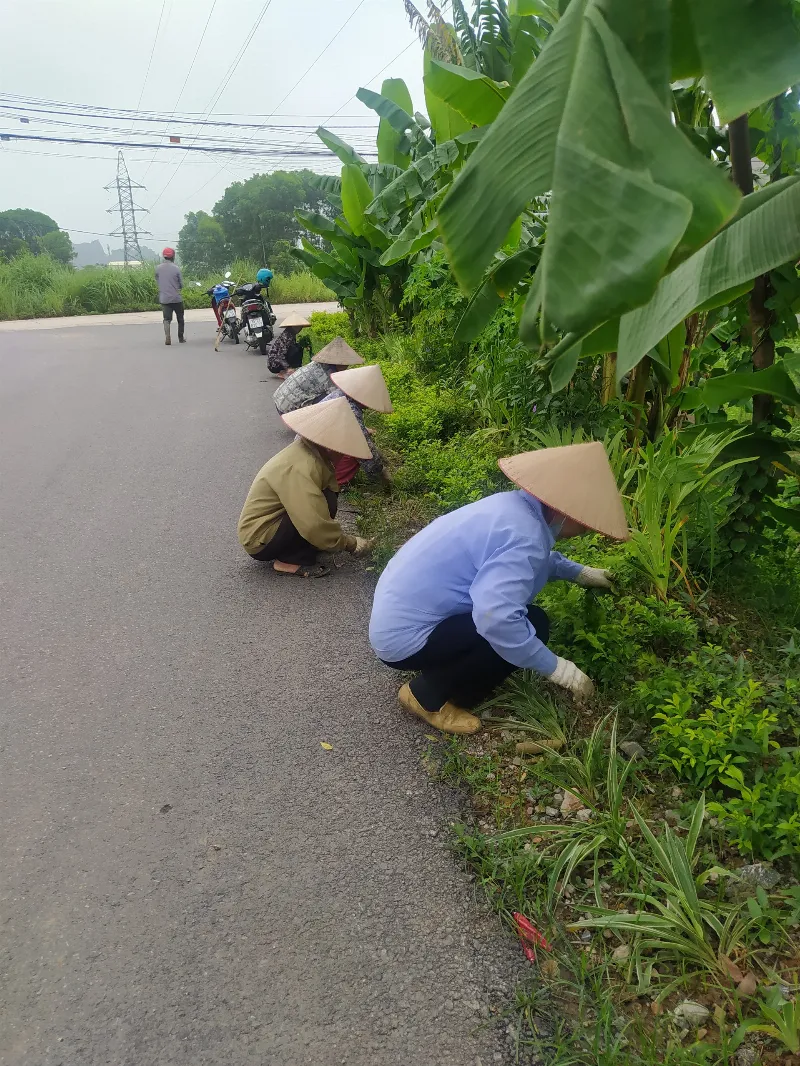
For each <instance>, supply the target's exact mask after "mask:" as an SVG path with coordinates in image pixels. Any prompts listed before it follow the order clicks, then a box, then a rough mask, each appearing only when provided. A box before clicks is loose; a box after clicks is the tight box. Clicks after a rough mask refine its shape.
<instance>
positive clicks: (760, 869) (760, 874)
mask: <svg viewBox="0 0 800 1066" xmlns="http://www.w3.org/2000/svg"><path fill="white" fill-rule="evenodd" d="M733 873H734V876H733V877H732V878H731V879H730V881H729V883H728V887H727V888H726V889H725V894H726V896H728V897H729V898H733V897H736V896H740V897H743V896H754V895H755V894H756V889H757V888H763V889H764V891H765V892H771V891H772V889H773V888H775V887H776V886H777V885H778V884H779V883H780V880H781V876H780V874H779V873H776V872H775V870H773V869H772V867H771V866H767V864H766V863H764V862H754V863H752V864H751V865H749V866H740V867H739V869H738V870H735V871H733Z"/></svg>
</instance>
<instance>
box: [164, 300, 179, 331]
mask: <svg viewBox="0 0 800 1066" xmlns="http://www.w3.org/2000/svg"><path fill="white" fill-rule="evenodd" d="M161 310H162V311H163V312H164V321H165V322H171V321H172V312H173V311H174V312H175V317H176V318H177V320H178V336H179V337H182V336H183V304H182V303H177V304H162V305H161Z"/></svg>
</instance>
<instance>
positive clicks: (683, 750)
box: [653, 680, 778, 788]
mask: <svg viewBox="0 0 800 1066" xmlns="http://www.w3.org/2000/svg"><path fill="white" fill-rule="evenodd" d="M763 701H764V687H763V685H761V684H760V683H759V682H757V681H752V680H750V681H747V682H745V683H744V685H742V686H741V688H739V689H738V690H737V692H736V694H735V696H733V697H726V698H724V697H722V696H715V697H714V698H713V700H712V701H711V703H710V704H709V706H707V707H705V708H703V709H702V710H700V711H699V712H698V710H697V709H696V707H695V704H694V701H693V700H692V698H691V696H689V695H687V694H681V693H675V694H674V695H673V697H672V699H671V700H670V701H669V702H668V703H667V704H665V705H664V707H663V708H662V709H661V710H660V711H659V712H658V713H657V714H656V715H654V718H655V719H656V721H659V722H661V723H662V724H661V725H659V726H656V728H655V729H654V730H653V734H654V736H655V737H656V738H657V741H658V746H659V757H660V758H661V760H662V761H663V762H664V763H666V764H667V765H668V766H671V767H672V768H673V770H675V771H676V773H677V774H678V775H679V776H681V777H686V778H688V779H689V780H691V781H693V782H694V783H695V784H696V785H697V786H698V787H700V788H707V787H709V786H711V785H718V784H719V783H720V782H722V781H724V780H725V779H726V776H727V777H728V778H730V773H731V769H732V768H736V767H742V766H745V767H746V766H748V765H750V764H752V763H755V762H757V761H758V760H759V759H764V758H766V756H768V755H769V753H770V751H771V750H772V749H773V748H777V746H778V745H777V743H776V742H775V741H774V740H771V737H772V735H773V734H774V733H775V731H776V729H777V725H778V718H777V715H776V714H775V713H774V711H772V710H770V709H769V708H767V707H765V706H764V704H763Z"/></svg>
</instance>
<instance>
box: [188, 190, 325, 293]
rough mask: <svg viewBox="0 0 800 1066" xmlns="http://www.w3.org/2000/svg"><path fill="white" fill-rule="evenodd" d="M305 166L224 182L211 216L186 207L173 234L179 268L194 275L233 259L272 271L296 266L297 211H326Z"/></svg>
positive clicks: (285, 269) (218, 267) (299, 231)
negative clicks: (224, 186)
mask: <svg viewBox="0 0 800 1066" xmlns="http://www.w3.org/2000/svg"><path fill="white" fill-rule="evenodd" d="M318 181H319V177H318V175H316V174H314V173H313V172H312V171H310V170H297V171H292V172H287V171H283V170H277V171H275V172H274V173H273V174H254V175H253V177H251V178H248V179H247V180H246V181H237V182H234V183H233V184H232V185H229V186H228V188H227V189H226V190H225V192H224V194H223V196H222V198H221V199H220V200H219V201H218V202H217V203H216V204H215V205H214V208H213V211H212V213H211V214H208V212H206V211H192V212H190V213H189V214H187V215H186V222H185V223H184V226H183V228H182V229H181V231H180V235H179V237H178V255H179V257H180V260H181V263H182V264H183V266H184V267H185V268H186V269H187V270H189V271H191V272H193V273H197V274H208V273H211V272H213V271H215V270H221V269H222V268H223V267H225V266H226V265H227V264H228V263H230V262H231V261H232V260H234V259H250V260H253V261H255V262H259V263H264V264H265V265H267V266H269V267H270V268H271V269H272V270H273V271H275V273H282V274H286V273H291V272H292V271H294V270H297V269H298V266H299V264H298V262H297V260H296V259H295V257H294V255H293V254H292V249H293V248H295V247H296V246H297V245H298V243H299V238H300V235H301V234H302V233H303V232H304V229H303V226H302V224H301V223H300V222H299V221H298V220H297V218H296V217H295V212H297V211H302V212H306V211H314V212H322V213H328V212H329V210H330V209H329V205H328V203H327V200H326V199H325V197H324V195H323V193H322V192H321V191H320V190H319V188H318V187H316V186H315V182H318Z"/></svg>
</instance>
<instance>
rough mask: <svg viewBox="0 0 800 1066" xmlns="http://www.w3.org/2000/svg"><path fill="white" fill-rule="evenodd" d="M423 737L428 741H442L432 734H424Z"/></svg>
mask: <svg viewBox="0 0 800 1066" xmlns="http://www.w3.org/2000/svg"><path fill="white" fill-rule="evenodd" d="M423 736H424V737H425V739H426V740H433V741H437V740H441V739H442V738H441V737H434V736H432V735H431V734H430V733H424V734H423Z"/></svg>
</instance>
